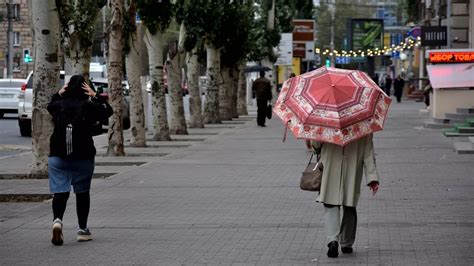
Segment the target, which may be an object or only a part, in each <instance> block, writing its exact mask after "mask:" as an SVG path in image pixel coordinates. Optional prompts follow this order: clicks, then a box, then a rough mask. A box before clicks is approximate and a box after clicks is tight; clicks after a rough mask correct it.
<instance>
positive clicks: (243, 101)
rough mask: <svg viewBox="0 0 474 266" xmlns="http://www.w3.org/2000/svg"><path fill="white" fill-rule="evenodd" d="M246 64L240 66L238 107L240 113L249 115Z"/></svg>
mask: <svg viewBox="0 0 474 266" xmlns="http://www.w3.org/2000/svg"><path fill="white" fill-rule="evenodd" d="M244 70H245V64H240V66H239V88H238V99H237V109H238V112H239V115H248V114H249V113H248V111H247V80H246V77H245V71H244Z"/></svg>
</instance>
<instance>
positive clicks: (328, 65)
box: [326, 58, 331, 67]
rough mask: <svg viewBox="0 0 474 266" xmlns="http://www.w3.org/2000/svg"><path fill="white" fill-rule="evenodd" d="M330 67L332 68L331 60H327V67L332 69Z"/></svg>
mask: <svg viewBox="0 0 474 266" xmlns="http://www.w3.org/2000/svg"><path fill="white" fill-rule="evenodd" d="M330 66H331V59H330V58H326V67H330Z"/></svg>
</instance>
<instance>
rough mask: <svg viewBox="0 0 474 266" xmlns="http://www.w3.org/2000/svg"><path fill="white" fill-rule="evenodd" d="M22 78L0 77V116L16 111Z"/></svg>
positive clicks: (23, 81)
mask: <svg viewBox="0 0 474 266" xmlns="http://www.w3.org/2000/svg"><path fill="white" fill-rule="evenodd" d="M23 83H25V80H24V79H0V118H2V117H3V115H4V114H5V113H12V114H15V113H17V112H18V96H19V94H20V91H21V85H22V84H23Z"/></svg>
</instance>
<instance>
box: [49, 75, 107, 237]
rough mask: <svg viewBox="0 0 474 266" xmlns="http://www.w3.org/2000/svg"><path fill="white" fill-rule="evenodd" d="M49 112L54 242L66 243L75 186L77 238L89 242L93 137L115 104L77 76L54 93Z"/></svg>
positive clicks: (50, 182)
mask: <svg viewBox="0 0 474 266" xmlns="http://www.w3.org/2000/svg"><path fill="white" fill-rule="evenodd" d="M48 111H49V113H50V114H51V115H52V116H53V123H54V130H53V134H52V135H51V142H50V155H49V160H48V173H49V185H50V190H51V193H54V196H53V216H54V217H53V227H52V233H53V236H52V239H51V242H52V243H53V244H54V245H62V244H63V234H62V220H63V215H64V212H65V211H66V204H67V200H68V198H69V192H70V191H71V185H72V186H73V188H74V193H75V194H76V211H77V219H78V223H79V228H78V231H77V240H78V241H80V242H81V241H89V240H92V235H91V233H90V231H89V229H88V228H87V218H88V216H89V209H90V194H89V190H90V186H91V181H92V174H93V172H94V157H95V154H96V149H95V147H94V141H93V139H92V136H93V131H94V125H96V124H97V123H98V122H100V121H104V120H105V119H108V117H110V116H111V115H112V113H113V112H112V107H110V105H109V104H108V103H107V100H106V99H105V98H104V97H101V96H98V97H97V95H96V93H95V92H94V91H93V90H92V89H91V88H90V87H89V85H88V84H87V82H86V80H85V79H84V77H83V76H81V75H74V76H72V77H71V79H70V81H69V83H68V84H67V85H65V86H64V87H63V88H61V90H59V92H58V93H56V94H55V95H53V98H52V100H51V102H50V103H49V105H48Z"/></svg>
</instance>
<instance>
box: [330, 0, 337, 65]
mask: <svg viewBox="0 0 474 266" xmlns="http://www.w3.org/2000/svg"><path fill="white" fill-rule="evenodd" d="M329 1H330V2H331V3H330V4H329V10H330V11H331V43H330V46H331V47H330V49H331V51H330V53H329V56H330V59H331V67H334V66H335V62H334V56H335V55H334V12H335V10H334V9H336V6H335V5H336V3H335V2H333V0H329Z"/></svg>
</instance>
